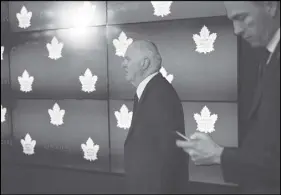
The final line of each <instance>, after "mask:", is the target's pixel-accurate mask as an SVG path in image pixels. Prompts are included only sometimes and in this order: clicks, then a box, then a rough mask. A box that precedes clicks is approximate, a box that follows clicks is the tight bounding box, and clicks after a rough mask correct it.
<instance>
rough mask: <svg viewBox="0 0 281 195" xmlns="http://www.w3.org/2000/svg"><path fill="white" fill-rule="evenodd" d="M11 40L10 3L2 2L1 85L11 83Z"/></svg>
mask: <svg viewBox="0 0 281 195" xmlns="http://www.w3.org/2000/svg"><path fill="white" fill-rule="evenodd" d="M9 38H10V37H9V23H8V2H3V1H1V84H8V83H9V56H8V53H9V42H10V40H9ZM2 47H3V48H4V52H3V55H2Z"/></svg>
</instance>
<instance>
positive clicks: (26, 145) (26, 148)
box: [20, 134, 36, 155]
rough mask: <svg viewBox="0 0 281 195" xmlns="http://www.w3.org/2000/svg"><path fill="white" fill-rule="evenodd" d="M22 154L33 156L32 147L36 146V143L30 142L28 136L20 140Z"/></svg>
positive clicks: (30, 139)
mask: <svg viewBox="0 0 281 195" xmlns="http://www.w3.org/2000/svg"><path fill="white" fill-rule="evenodd" d="M20 142H21V145H22V148H23V153H24V154H26V155H33V154H34V147H35V145H36V141H35V140H32V138H31V137H30V135H29V134H26V136H25V139H21V140H20Z"/></svg>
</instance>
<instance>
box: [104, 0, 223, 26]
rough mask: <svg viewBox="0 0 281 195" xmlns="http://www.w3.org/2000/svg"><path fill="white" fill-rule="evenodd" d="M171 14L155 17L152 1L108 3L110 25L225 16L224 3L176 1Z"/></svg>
mask: <svg viewBox="0 0 281 195" xmlns="http://www.w3.org/2000/svg"><path fill="white" fill-rule="evenodd" d="M170 12H171V13H170V14H169V15H167V16H164V17H161V16H156V15H154V8H153V5H152V3H151V2H150V1H108V9H107V14H108V24H123V23H138V22H149V21H161V20H174V19H183V18H199V17H212V16H222V15H225V14H226V13H225V8H224V6H223V2H208V1H205V2H204V1H202V2H201V1H200V2H197V1H174V2H173V3H172V4H171V7H170Z"/></svg>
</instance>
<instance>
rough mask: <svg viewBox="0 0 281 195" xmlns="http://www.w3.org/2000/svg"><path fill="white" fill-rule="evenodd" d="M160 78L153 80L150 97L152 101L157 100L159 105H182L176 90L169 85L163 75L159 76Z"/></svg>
mask: <svg viewBox="0 0 281 195" xmlns="http://www.w3.org/2000/svg"><path fill="white" fill-rule="evenodd" d="M157 77H158V78H155V80H153V81H152V82H153V83H152V85H151V86H150V90H149V93H148V96H149V97H151V99H156V100H157V102H158V103H159V104H161V103H171V102H177V103H180V98H179V95H178V93H177V92H176V90H175V88H174V87H173V85H172V84H171V83H169V82H168V81H167V80H166V79H165V78H164V77H163V76H162V75H157Z"/></svg>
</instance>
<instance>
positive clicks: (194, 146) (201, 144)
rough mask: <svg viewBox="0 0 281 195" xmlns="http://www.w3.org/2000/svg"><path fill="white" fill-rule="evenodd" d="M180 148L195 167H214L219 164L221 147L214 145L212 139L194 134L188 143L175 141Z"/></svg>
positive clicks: (201, 134) (200, 134)
mask: <svg viewBox="0 0 281 195" xmlns="http://www.w3.org/2000/svg"><path fill="white" fill-rule="evenodd" d="M176 144H177V146H178V147H181V148H182V149H183V150H184V151H185V152H186V153H188V154H189V155H190V157H191V160H192V161H193V162H194V163H195V164H196V165H214V164H220V163H221V154H222V151H223V147H221V146H219V145H218V144H216V143H215V142H214V141H213V140H212V138H211V137H210V136H209V135H207V134H205V133H199V132H196V133H194V134H193V135H191V136H190V141H182V140H177V142H176Z"/></svg>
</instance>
